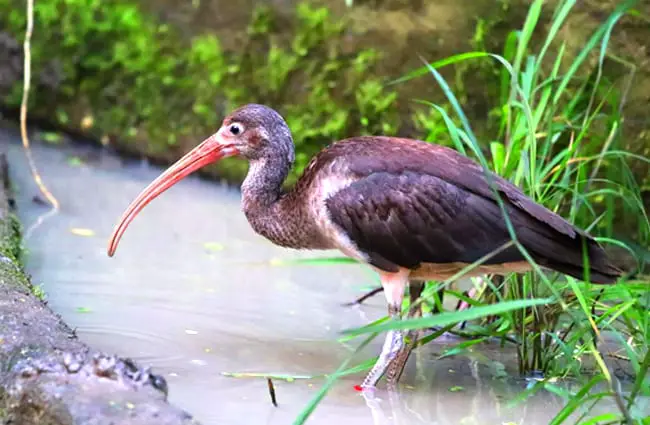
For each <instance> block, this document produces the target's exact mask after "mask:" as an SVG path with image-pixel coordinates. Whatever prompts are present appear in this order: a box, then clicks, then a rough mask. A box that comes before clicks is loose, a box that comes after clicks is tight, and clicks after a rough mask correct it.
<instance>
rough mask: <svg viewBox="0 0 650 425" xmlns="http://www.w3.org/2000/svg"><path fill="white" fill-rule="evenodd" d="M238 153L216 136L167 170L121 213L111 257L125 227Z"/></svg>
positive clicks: (111, 248) (114, 232) (115, 229)
mask: <svg viewBox="0 0 650 425" xmlns="http://www.w3.org/2000/svg"><path fill="white" fill-rule="evenodd" d="M236 154H238V151H237V149H235V148H234V147H232V146H229V145H224V144H222V143H220V142H219V140H218V136H217V135H213V136H211V137H209V138H208V139H206V140H204V141H203V142H202V143H201V144H199V145H198V146H197V147H195V148H194V149H192V150H191V151H190V152H188V153H187V154H186V155H185V156H183V157H182V158H181V159H179V160H178V161H177V162H176V163H174V164H173V165H172V166H171V167H169V168H168V169H167V170H165V172H163V173H162V174H161V175H160V176H158V178H156V179H155V180H154V181H153V182H151V183H150V184H149V186H147V187H146V188H145V189H144V190H143V191H142V192H140V194H139V195H138V197H137V198H135V200H134V201H133V202H131V205H129V207H128V208H127V209H126V211H124V214H122V218H120V221H119V222H118V223H117V225H116V226H115V228H114V229H113V234H112V235H111V238H110V240H109V243H108V256H109V257H112V256H113V254H115V250H116V249H117V245H118V243H119V242H120V239H121V238H122V235H123V234H124V232H125V231H126V228H127V227H128V226H129V224H130V223H131V221H133V219H134V218H135V216H136V215H138V213H139V212H140V211H142V209H143V208H144V207H145V206H147V204H148V203H149V202H151V201H152V200H154V199H155V198H156V197H157V196H158V195H160V194H161V193H163V192H164V191H166V190H167V189H169V188H170V187H172V186H173V185H174V184H176V183H178V182H179V181H180V180H182V179H183V178H184V177H187V176H188V175H190V174H192V173H193V172H195V171H196V170H198V169H199V168H201V167H204V166H206V165H208V164H211V163H214V162H216V161H218V160H220V159H222V158H225V157H228V156H233V155H236Z"/></svg>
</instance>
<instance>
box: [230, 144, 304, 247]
mask: <svg viewBox="0 0 650 425" xmlns="http://www.w3.org/2000/svg"><path fill="white" fill-rule="evenodd" d="M290 169H291V163H290V162H289V161H288V160H286V159H285V158H283V157H281V156H277V157H266V158H263V159H259V160H252V161H251V162H250V168H249V170H248V175H247V176H246V179H245V180H244V183H243V184H242V209H243V211H244V214H246V218H247V219H248V222H249V223H250V225H251V227H252V228H253V230H255V232H256V233H258V234H260V235H262V236H264V237H265V238H267V239H269V240H270V241H271V242H273V243H275V244H276V245H280V246H284V247H289V248H298V249H299V248H307V247H308V245H309V243H310V241H309V237H305V234H304V232H302V231H301V229H303V228H304V226H305V225H306V222H307V221H308V220H305V213H306V211H304V208H302V205H293V204H294V203H295V202H292V200H293V199H294V197H289V196H286V194H285V193H284V192H283V190H282V184H283V183H284V180H285V179H286V177H287V175H288V174H289V170H290Z"/></svg>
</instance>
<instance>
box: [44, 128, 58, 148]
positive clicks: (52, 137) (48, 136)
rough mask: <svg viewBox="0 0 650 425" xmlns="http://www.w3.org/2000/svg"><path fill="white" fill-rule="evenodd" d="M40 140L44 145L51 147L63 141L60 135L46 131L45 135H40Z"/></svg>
mask: <svg viewBox="0 0 650 425" xmlns="http://www.w3.org/2000/svg"><path fill="white" fill-rule="evenodd" d="M41 138H42V139H43V141H45V142H46V143H50V144H52V145H57V144H59V143H61V140H63V138H62V137H61V135H60V134H59V133H53V132H50V131H48V132H46V133H43V134H42V135H41Z"/></svg>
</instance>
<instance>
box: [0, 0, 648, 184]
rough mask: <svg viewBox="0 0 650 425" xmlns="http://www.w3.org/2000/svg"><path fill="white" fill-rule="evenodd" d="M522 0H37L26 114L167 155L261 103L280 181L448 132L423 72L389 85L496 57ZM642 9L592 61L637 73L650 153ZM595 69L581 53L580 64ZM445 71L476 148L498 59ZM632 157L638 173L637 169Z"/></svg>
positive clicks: (601, 7)
mask: <svg viewBox="0 0 650 425" xmlns="http://www.w3.org/2000/svg"><path fill="white" fill-rule="evenodd" d="M530 3H531V2H529V1H523V0H496V1H495V0H460V1H459V0H441V1H435V2H433V1H431V2H429V1H422V0H354V1H344V0H323V1H319V2H307V1H303V0H288V1H279V0H277V1H271V2H268V1H254V0H245V1H238V2H230V1H226V0H194V1H192V2H189V1H186V2H178V1H172V0H155V1H153V0H116V1H112V2H109V3H106V2H101V1H99V0H39V1H38V2H36V29H35V36H34V41H33V56H34V61H35V64H34V70H35V75H34V77H35V80H36V93H35V94H34V95H32V96H31V101H32V105H31V108H32V109H31V111H32V117H38V118H40V119H42V120H44V121H46V122H48V123H50V124H54V125H55V126H56V128H58V129H66V130H72V131H75V132H77V133H78V134H81V135H84V136H89V137H90V138H92V139H93V140H97V141H102V143H104V144H107V145H111V146H114V147H116V148H118V149H119V150H121V151H123V152H128V153H131V154H136V155H145V156H147V157H149V158H152V159H154V160H155V161H158V162H162V163H168V162H170V161H172V160H175V159H176V158H178V157H179V156H180V155H181V154H182V153H183V152H185V151H187V150H188V149H189V148H190V147H192V146H193V145H195V144H196V143H197V141H198V140H200V139H202V138H203V137H205V136H206V135H208V134H210V133H211V132H212V131H213V130H214V129H215V127H217V126H218V124H219V122H220V120H221V118H222V117H223V115H224V114H225V113H227V112H228V111H229V110H231V109H232V108H233V107H235V106H238V105H240V104H243V103H246V102H258V103H266V104H269V105H272V106H273V107H275V108H276V109H278V110H279V111H280V112H281V113H282V114H283V115H284V116H285V117H286V119H287V121H288V123H289V125H290V127H291V129H292V131H293V133H294V136H295V141H296V147H297V168H296V169H295V172H294V174H292V178H293V177H295V176H296V175H297V174H298V173H300V172H301V171H302V167H303V166H304V165H305V164H306V162H307V160H308V158H309V157H310V156H311V155H312V154H314V153H315V152H316V151H318V150H319V149H320V148H322V147H323V146H324V145H326V144H328V143H330V142H331V141H332V140H337V139H341V138H344V137H346V136H350V135H357V134H367V133H374V134H378V133H382V134H388V135H396V134H397V135H405V136H413V137H418V138H422V139H426V140H429V141H436V142H442V143H446V142H448V140H447V136H446V130H445V127H444V125H443V122H442V119H441V117H440V115H439V114H437V113H436V112H435V111H434V110H432V109H431V108H430V107H428V106H426V105H422V104H418V103H416V102H414V100H416V99H424V100H428V101H435V102H440V103H444V102H443V97H442V94H441V92H440V90H439V88H438V87H437V85H436V84H435V83H434V82H433V80H432V79H431V77H430V76H428V77H427V76H423V77H421V78H418V79H415V80H410V81H408V82H405V83H401V84H396V85H390V84H387V83H388V82H389V81H391V80H394V79H396V78H398V77H400V76H402V75H404V74H406V73H408V72H409V71H411V70H413V69H414V68H416V67H419V66H421V64H422V63H421V61H420V55H421V56H422V57H424V58H426V59H427V60H431V61H434V60H440V59H443V58H445V57H447V56H450V55H453V54H458V53H462V52H465V51H468V50H481V51H490V52H499V53H500V52H502V51H503V50H504V45H505V43H506V40H507V38H508V34H509V33H510V31H512V30H516V29H519V28H520V26H521V25H522V22H523V21H524V19H525V16H526V13H527V10H528V7H529V6H530ZM546 3H547V4H546V5H545V6H544V11H543V17H542V19H543V20H545V21H547V22H549V25H550V22H551V16H552V14H553V13H554V6H553V5H554V4H556V3H557V2H556V1H548V2H546ZM346 4H347V6H346ZM616 4H617V2H616V1H613V0H612V1H610V0H607V1H601V0H588V1H584V2H578V4H577V5H576V6H575V7H574V9H573V11H572V12H571V16H570V18H569V21H568V23H567V25H565V27H564V28H563V30H562V32H563V34H562V39H563V41H564V42H565V43H566V46H565V48H566V51H567V53H566V58H567V59H566V60H565V64H564V66H567V67H568V66H569V65H570V62H571V58H572V55H574V56H575V54H576V53H577V51H578V49H580V48H581V46H583V45H584V43H585V41H586V40H587V39H588V37H589V36H590V34H591V32H592V31H593V30H594V29H595V28H596V27H597V26H598V25H599V24H600V23H602V21H603V19H605V17H606V16H607V15H608V13H610V12H611V10H613V8H614V7H615V6H616ZM649 17H650V5H648V4H647V3H645V2H639V4H638V6H637V8H636V9H635V13H634V14H629V15H627V16H625V17H624V18H623V19H621V21H620V22H619V23H618V24H617V26H616V30H615V31H614V32H613V33H612V36H611V39H612V42H611V47H610V50H609V56H608V62H607V66H606V67H605V68H604V73H605V77H606V78H608V79H610V80H612V81H619V80H620V81H621V82H623V81H624V80H625V78H626V76H627V75H629V73H630V72H631V71H630V70H631V69H634V72H635V78H634V82H633V84H634V90H631V91H627V92H626V93H625V96H626V99H627V101H626V110H625V113H626V115H627V116H628V119H627V120H626V129H625V141H626V143H627V144H628V145H629V146H628V147H631V148H632V150H633V151H634V152H637V153H641V154H648V153H649V152H650V132H648V130H647V129H648V126H649V123H648V117H647V114H646V105H647V102H648V101H650V71H649V69H650V66H649V64H650V51H649V49H648V44H649V42H648V41H647V40H650V24H649V19H650V18H649ZM24 25H25V16H24V4H23V2H22V0H0V31H4V33H5V35H4V37H5V38H6V39H7V40H9V39H13V40H16V41H17V42H18V43H19V42H20V41H21V40H22V34H23V31H24ZM547 27H548V25H547ZM541 39H542V37H541V35H540V40H541ZM535 42H537V43H538V44H539V40H537V41H535ZM18 43H14V46H13V47H11V46H9V44H11V43H10V42H9V41H5V43H4V44H5V47H4V50H5V53H4V55H5V56H6V57H8V58H9V60H6V61H5V62H4V63H5V65H4V67H5V68H6V69H4V70H3V71H2V72H0V75H4V78H1V77H0V92H2V91H3V87H4V93H0V96H2V99H3V104H4V108H5V110H6V111H9V112H11V111H15V110H16V108H17V105H18V102H19V99H20V93H21V85H20V84H21V79H20V78H17V77H19V76H20V75H21V74H20V71H21V69H22V68H21V61H20V55H21V52H20V44H18ZM2 45H3V43H2V40H0V47H1V46H2ZM12 49H13V50H12ZM1 55H3V53H1V52H0V56H1ZM12 58H13V60H11V59H12ZM596 59H597V58H596V56H595V55H594V57H593V58H592V60H590V63H591V65H593V64H594V63H595V61H596ZM588 62H589V61H588ZM592 71H593V67H590V65H589V63H588V64H587V66H586V67H585V70H584V72H582V75H584V76H588V75H589V74H590V73H591V72H592ZM442 72H443V74H444V76H445V78H447V80H448V81H449V82H450V83H453V84H452V85H453V88H454V90H455V92H456V93H457V94H458V95H459V96H460V99H461V101H463V103H464V108H465V110H466V111H468V112H469V113H470V119H472V120H473V122H474V126H475V129H476V130H477V131H478V133H479V134H480V136H481V138H482V139H483V140H485V142H486V146H487V144H488V142H489V141H490V140H491V139H495V138H497V137H498V129H496V128H493V126H492V125H491V124H490V117H491V116H494V115H495V114H499V113H500V111H499V104H498V101H496V100H495V99H498V98H499V93H500V92H501V91H502V89H503V87H501V86H500V82H499V69H498V67H497V64H495V63H492V62H489V61H487V60H477V61H475V62H471V63H463V64H462V65H456V66H448V67H444V68H442ZM12 76H13V81H11V80H12ZM617 87H622V83H621V84H619V85H618V86H617ZM570 95H571V93H569V96H570ZM618 95H619V96H621V95H622V94H621V93H618ZM48 140H50V141H52V142H55V141H56V137H55V136H51V135H50V136H48ZM634 166H635V167H636V173H637V176H638V177H639V178H640V179H641V180H646V181H647V183H650V178H649V177H648V168H647V167H646V166H643V165H641V163H639V164H635V165H634ZM245 169H246V165H245V164H244V163H243V162H241V161H237V160H231V161H227V162H226V163H224V164H222V165H220V166H217V167H211V168H208V169H207V170H206V171H205V173H207V174H210V175H213V176H214V175H219V176H221V177H225V178H227V179H228V180H231V181H239V180H240V179H241V178H242V176H243V175H244V173H245Z"/></svg>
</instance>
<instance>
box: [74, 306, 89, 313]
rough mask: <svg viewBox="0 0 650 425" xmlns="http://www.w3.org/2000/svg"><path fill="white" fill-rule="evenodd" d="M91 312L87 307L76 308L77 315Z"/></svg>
mask: <svg viewBox="0 0 650 425" xmlns="http://www.w3.org/2000/svg"><path fill="white" fill-rule="evenodd" d="M91 312H92V310H91V309H90V308H88V307H77V313H91Z"/></svg>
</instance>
